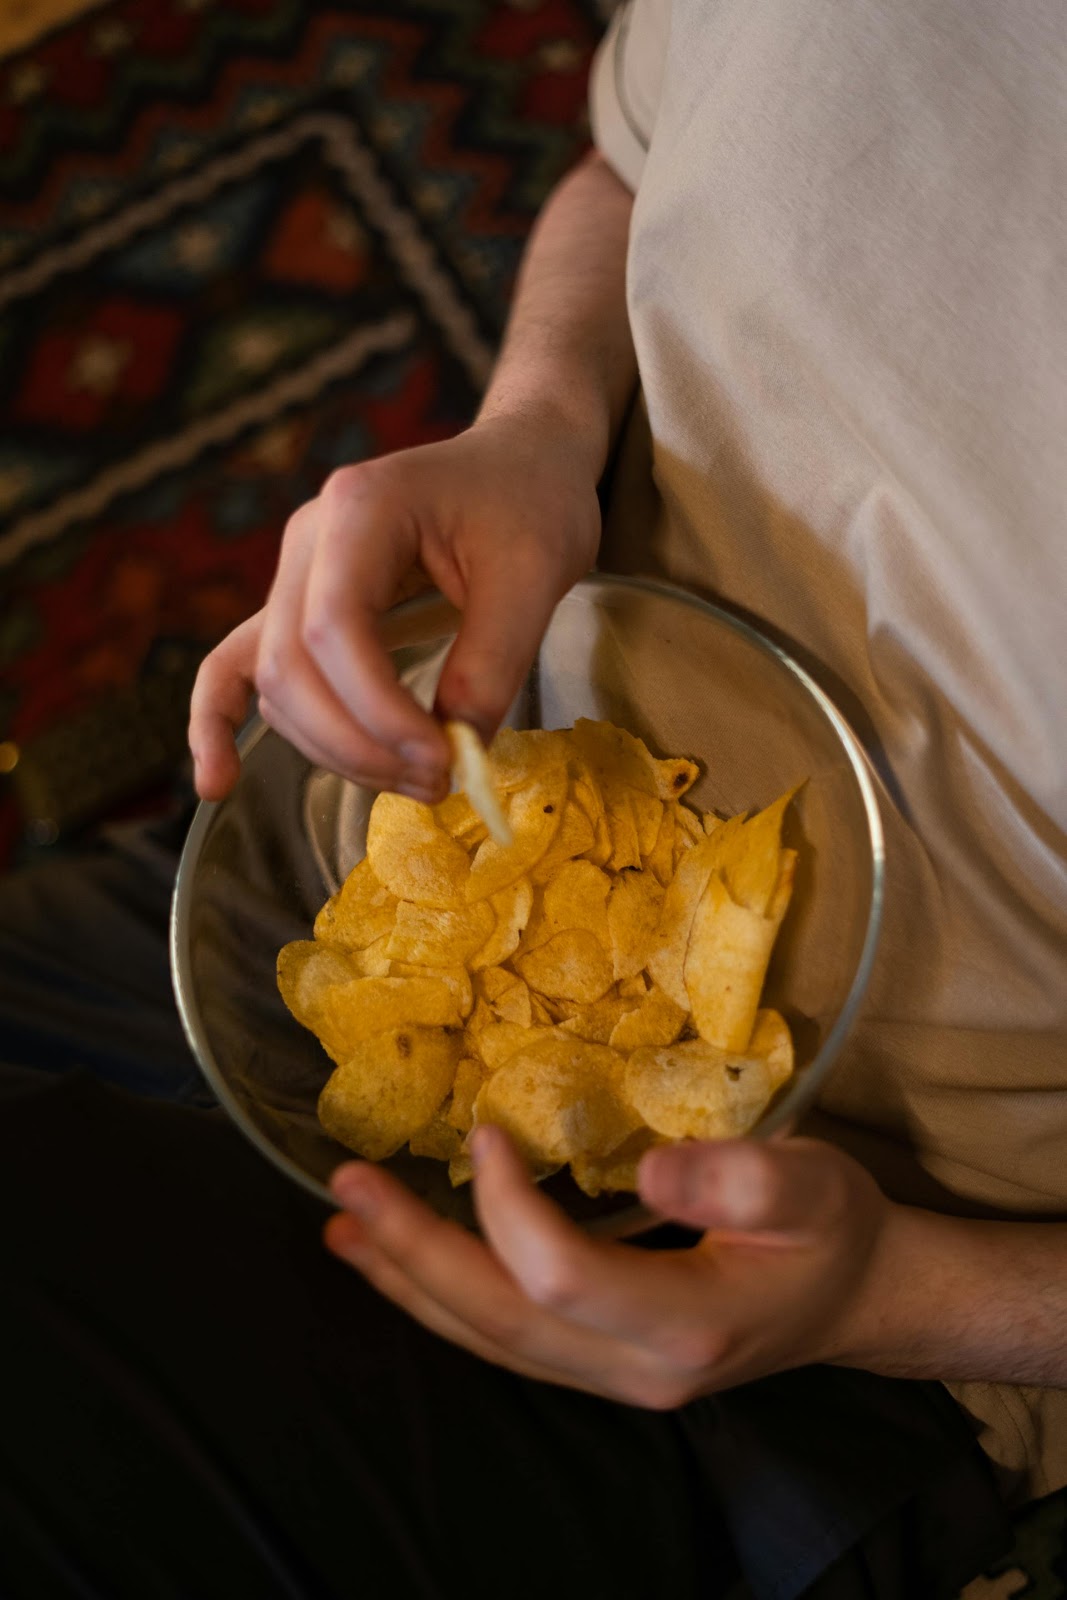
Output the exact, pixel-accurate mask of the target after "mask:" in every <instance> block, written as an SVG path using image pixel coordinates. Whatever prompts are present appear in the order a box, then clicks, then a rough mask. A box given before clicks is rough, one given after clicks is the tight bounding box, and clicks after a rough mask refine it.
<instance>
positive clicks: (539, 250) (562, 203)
mask: <svg viewBox="0 0 1067 1600" xmlns="http://www.w3.org/2000/svg"><path fill="white" fill-rule="evenodd" d="M632 205H633V196H632V195H631V193H630V191H629V190H628V189H627V188H626V187H625V186H624V185H623V184H622V183H620V181H619V180H618V178H616V177H615V175H614V173H613V172H612V171H611V170H610V168H609V167H608V166H607V165H606V164H605V163H604V162H603V161H602V160H601V159H600V157H599V156H596V155H593V156H590V157H588V158H587V159H586V160H585V161H584V162H583V163H582V164H581V165H580V166H579V167H577V168H576V169H575V170H574V171H573V172H572V173H570V174H569V175H568V176H567V177H566V178H565V179H564V180H563V182H562V183H561V184H560V185H559V187H558V188H557V189H556V190H555V192H554V193H553V194H552V196H551V197H550V199H549V200H548V202H547V204H546V205H545V207H544V210H543V211H542V213H541V215H540V217H539V219H538V221H537V225H536V227H535V228H534V231H533V234H532V236H531V239H530V243H529V245H528V247H527V250H526V255H525V257H524V260H523V264H522V269H521V271H520V273H519V279H518V284H517V286H516V292H515V299H514V303H513V306H512V311H511V316H510V319H509V322H508V329H507V333H506V335H505V339H504V346H503V350H502V352H501V355H500V359H499V361H498V363H497V367H496V370H495V372H494V374H493V378H492V381H491V383H490V385H489V389H488V392H487V394H486V396H485V399H484V401H483V404H482V407H481V411H480V413H479V418H478V420H479V423H481V422H485V421H493V420H494V419H496V418H499V417H506V418H509V419H511V418H515V417H518V418H526V419H529V420H530V422H531V423H540V422H542V421H544V420H548V421H549V422H551V423H553V424H559V425H561V426H562V427H563V428H564V429H565V430H566V433H567V435H568V438H569V439H570V440H571V441H572V442H573V443H575V444H576V445H578V446H580V447H581V449H582V450H583V452H585V453H586V454H587V455H588V458H589V464H590V467H591V470H592V473H593V476H594V478H597V477H599V476H600V474H601V472H602V471H603V468H604V466H605V464H606V462H607V458H608V453H609V450H610V447H611V440H612V437H613V435H614V433H615V430H616V428H617V427H618V425H619V422H620V421H621V418H622V415H623V413H624V411H625V408H626V405H627V402H628V400H629V396H630V394H631V392H632V390H633V385H634V382H635V380H636V375H637V369H636V363H635V360H634V351H633V342H632V340H631V338H630V328H629V322H628V319H627V315H626V284H625V279H626V244H627V238H628V233H629V226H630V212H631V209H632Z"/></svg>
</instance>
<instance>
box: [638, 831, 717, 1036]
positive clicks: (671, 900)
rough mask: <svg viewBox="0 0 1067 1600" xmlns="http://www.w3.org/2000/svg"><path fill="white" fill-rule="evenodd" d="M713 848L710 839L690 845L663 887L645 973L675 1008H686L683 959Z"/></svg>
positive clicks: (709, 872)
mask: <svg viewBox="0 0 1067 1600" xmlns="http://www.w3.org/2000/svg"><path fill="white" fill-rule="evenodd" d="M716 859H717V858H716V852H715V846H714V844H713V841H712V840H711V839H705V840H704V842H703V843H702V844H700V845H693V846H692V847H691V848H690V849H688V850H687V851H686V852H685V854H684V855H683V856H682V858H681V860H680V861H679V863H678V867H677V870H676V872H675V874H674V877H673V878H672V879H671V881H670V883H669V884H668V885H667V890H666V893H665V894H664V896H663V907H662V910H661V911H660V918H659V925H658V927H657V929H656V932H655V936H654V939H653V949H652V953H651V954H650V956H649V958H648V972H649V976H650V977H652V978H653V979H654V980H655V981H656V983H658V984H659V986H660V988H661V989H662V990H664V992H665V993H666V994H669V995H670V997H671V999H672V1000H673V1001H674V1003H675V1005H679V1006H684V1007H686V1008H688V1005H689V994H688V991H687V989H686V986H685V955H686V951H687V950H688V948H689V935H690V932H691V930H692V926H693V918H694V916H695V915H696V908H697V906H698V904H699V903H700V897H701V895H702V894H703V893H704V890H705V889H706V888H707V884H708V879H709V878H710V877H711V875H712V873H713V872H714V870H715V863H716Z"/></svg>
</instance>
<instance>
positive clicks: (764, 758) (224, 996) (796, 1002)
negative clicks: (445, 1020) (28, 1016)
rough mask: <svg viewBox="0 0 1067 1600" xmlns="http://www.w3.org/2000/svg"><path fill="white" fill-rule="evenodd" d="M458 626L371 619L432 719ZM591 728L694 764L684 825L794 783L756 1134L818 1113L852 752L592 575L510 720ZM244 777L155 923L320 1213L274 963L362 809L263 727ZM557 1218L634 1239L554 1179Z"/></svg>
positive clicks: (271, 1140) (362, 817)
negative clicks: (698, 814) (791, 1041)
mask: <svg viewBox="0 0 1067 1600" xmlns="http://www.w3.org/2000/svg"><path fill="white" fill-rule="evenodd" d="M456 622H457V618H456V614H455V612H454V611H453V610H452V609H451V607H450V606H449V605H448V604H447V603H446V602H445V601H444V600H442V599H441V598H440V597H439V596H436V595H432V596H427V597H424V598H420V599H419V600H415V601H412V602H410V603H409V604H407V605H405V606H402V607H399V608H398V609H397V610H396V611H395V612H392V613H391V614H390V616H389V618H388V619H387V625H388V640H387V642H388V644H389V646H390V648H391V649H393V650H394V651H395V660H396V665H397V670H398V673H399V675H400V677H401V680H402V681H403V682H404V683H405V684H406V685H408V686H409V687H410V688H411V690H412V692H413V693H414V694H415V695H416V696H417V697H418V698H419V699H420V700H421V701H422V702H423V703H424V704H429V703H430V702H431V701H432V697H433V691H434V686H435V684H436V681H437V676H438V673H439V671H440V668H441V663H442V661H443V659H444V656H445V655H446V653H447V651H448V647H449V644H450V642H451V639H452V637H453V635H454V632H455V628H456ZM578 717H595V718H608V719H610V720H611V721H613V722H616V723H619V724H620V725H621V726H623V727H626V728H629V729H631V730H632V731H633V732H634V733H638V734H640V735H641V736H642V737H643V738H644V739H645V740H646V741H647V743H648V744H649V745H650V746H651V747H652V749H653V750H654V752H655V753H656V754H658V755H672V756H673V755H687V756H694V757H696V758H697V759H698V760H699V761H700V763H701V765H702V767H703V769H704V772H703V776H702V778H701V779H700V781H699V783H698V784H697V785H696V787H695V788H694V789H693V791H692V793H691V798H692V800H693V803H694V804H695V805H697V806H699V807H700V808H701V809H704V810H710V809H714V810H716V811H721V812H723V813H727V814H730V813H733V812H737V811H745V810H750V809H752V808H756V807H761V806H764V805H766V804H767V803H768V802H769V801H771V800H773V799H774V798H775V797H776V796H777V795H779V794H781V793H782V792H783V791H784V790H786V789H788V788H790V787H791V786H793V785H795V784H797V783H801V782H803V787H802V789H801V791H800V793H799V795H798V796H797V798H796V800H795V801H794V803H793V805H792V806H791V807H790V815H789V819H788V821H787V828H786V837H785V842H786V843H788V844H792V845H796V846H797V847H798V848H799V850H800V861H799V866H798V872H797V880H796V888H795V891H794V895H793V901H792V904H791V906H790V909H789V913H788V915H787V917H786V920H785V923H784V924H783V927H782V929H781V932H780V934H779V938H778V943H777V946H776V949H775V955H774V959H773V962H772V966H771V970H770V973H769V975H768V981H767V989H766V991H765V993H766V997H767V998H766V1001H765V1003H767V1004H770V1005H774V1006H777V1007H778V1008H779V1009H780V1010H781V1011H783V1012H784V1013H785V1015H786V1016H787V1017H788V1019H789V1021H790V1024H791V1026H792V1028H793V1033H794V1038H795V1041H796V1047H797V1071H796V1074H795V1076H794V1077H793V1078H792V1079H791V1080H790V1082H789V1083H788V1084H787V1085H786V1086H785V1088H784V1090H783V1091H782V1092H781V1093H780V1095H779V1097H778V1099H777V1100H776V1101H774V1102H772V1104H771V1105H770V1106H769V1107H768V1109H767V1111H766V1112H765V1113H764V1116H763V1117H762V1119H761V1121H760V1122H759V1123H758V1124H757V1126H756V1128H755V1130H754V1133H755V1134H756V1135H757V1136H760V1135H766V1134H769V1133H772V1132H773V1131H774V1130H775V1129H778V1128H781V1127H783V1126H784V1125H786V1124H788V1123H790V1122H792V1121H793V1120H794V1119H795V1118H796V1117H797V1115H798V1114H799V1113H800V1112H801V1111H802V1110H803V1109H804V1108H805V1107H806V1106H807V1105H808V1104H809V1103H810V1101H811V1100H812V1099H813V1097H814V1095H815V1093H816V1091H817V1089H818V1087H819V1084H820V1083H821V1082H822V1080H823V1078H824V1076H825V1075H826V1072H827V1071H828V1069H829V1067H830V1065H831V1063H832V1062H833V1060H834V1058H835V1056H836V1055H837V1053H838V1051H839V1050H840V1048H841V1045H842V1043H843V1042H844V1039H845V1038H846V1036H847V1034H848V1031H849V1029H850V1027H851V1025H852V1023H853V1021H854V1018H855V1016H856V1012H857V1009H858V1007H859V1004H860V1001H861V999H862V996H863V992H864V989H865V988H866V984H867V979H868V976H869V972H870V968H871V963H872V960H873V956H874V949H875V944H876V941H877V935H878V924H879V917H880V909H881V897H882V875H883V847H882V833H881V825H880V821H879V815H878V806H877V801H876V798H875V792H874V787H873V783H872V780H871V777H870V774H869V772H868V769H867V765H866V761H865V758H864V756H863V753H862V751H861V749H860V746H859V744H858V743H857V741H856V739H855V737H854V735H853V734H852V732H851V730H850V729H849V727H848V726H847V724H846V723H845V722H844V720H843V719H842V717H841V716H840V715H839V713H838V712H837V711H836V710H835V708H834V707H833V705H832V704H831V703H830V702H829V701H828V700H827V698H826V697H825V695H824V694H823V693H822V691H821V690H820V689H819V688H818V687H817V686H816V685H815V684H814V683H813V682H812V681H811V679H810V678H809V677H808V676H807V674H806V673H805V672H803V671H802V670H801V669H800V668H799V667H798V666H797V665H796V664H795V663H794V662H793V661H792V660H790V658H789V657H788V656H787V655H785V654H784V653H783V652H782V651H781V650H779V649H778V648H777V646H776V645H774V644H772V643H770V642H769V641H768V640H766V639H764V638H763V637H762V636H761V635H759V634H758V633H757V632H756V631H755V630H754V629H752V628H751V627H749V626H748V625H747V624H746V623H744V622H742V621H740V620H738V619H737V618H736V617H734V616H732V615H730V614H729V613H728V612H726V611H724V610H720V609H719V608H717V607H716V606H713V605H709V604H707V603H705V602H704V601H702V600H699V599H697V598H695V597H694V596H692V595H690V594H687V593H686V592H685V591H683V590H680V589H673V588H670V587H667V586H665V585H661V584H654V583H647V582H641V581H634V580H630V579H618V578H607V577H593V578H588V579H586V580H584V581H583V582H581V583H579V584H578V585H577V587H576V588H575V589H573V590H572V591H571V593H570V594H568V595H567V596H566V598H565V599H564V600H563V601H562V602H561V604H560V605H559V607H558V608H557V610H556V612H555V615H554V617H553V619H552V623H551V625H550V627H549V629H548V632H547V634H546V635H545V639H544V643H543V644H542V647H541V651H540V654H539V656H538V658H537V660H536V662H535V663H534V666H533V668H532V670H531V672H530V675H529V677H528V679H527V682H526V684H525V686H524V688H523V691H522V693H521V694H520V695H519V697H518V700H517V701H516V704H515V706H514V707H513V708H512V713H511V716H510V718H509V720H510V721H511V722H513V723H514V724H515V725H516V726H519V727H549V728H551V727H563V726H570V725H571V724H572V723H573V722H574V721H575V720H576V719H577V718H578ZM241 756H242V767H241V776H240V779H239V781H238V784H237V786H236V788H235V789H234V791H233V792H232V794H231V795H230V796H229V797H228V798H227V799H226V800H224V801H222V802H221V803H219V804H205V805H201V806H200V808H199V810H198V811H197V814H196V817H195V819H194V821H193V825H192V828H191V829H190V832H189V837H188V840H187V842H186V845H185V850H184V853H183V855H182V860H181V865H180V868H179V872H178V880H177V884H176V887H175V891H174V905H173V912H172V918H171V958H172V965H173V973H174V984H175V991H176V994H177V1000H178V1007H179V1010H180V1012H181V1016H182V1021H183V1023H184V1026H185V1031H186V1034H187V1035H188V1038H189V1042H190V1044H191V1046H192V1049H193V1051H194V1053H195V1055H196V1058H197V1060H198V1062H199V1063H200V1066H201V1068H202V1070H203V1072H204V1074H205V1076H206V1077H207V1079H208V1082H209V1083H210V1084H211V1087H212V1088H213V1090H214V1091H215V1093H216V1094H217V1095H218V1097H219V1099H220V1101H221V1102H222V1104H223V1105H224V1106H225V1107H226V1109H227V1110H228V1111H229V1113H230V1114H231V1116H232V1117H233V1118H234V1119H235V1121H236V1122H237V1123H238V1124H239V1126H240V1127H241V1128H242V1129H243V1130H244V1132H245V1133H246V1134H247V1135H248V1137H249V1138H250V1139H251V1140H252V1142H253V1143H254V1144H256V1145H258V1147H259V1149H260V1150H261V1151H262V1152H263V1154H264V1155H266V1156H268V1157H269V1158H270V1159H271V1160H272V1161H274V1162H275V1163H276V1164H277V1165H278V1166H279V1167H281V1169H282V1170H283V1171H284V1172H287V1173H288V1174H289V1176H290V1177H292V1178H295V1179H296V1181H297V1182H299V1183H301V1184H303V1185H304V1186H305V1187H306V1188H308V1189H311V1190H312V1191H313V1192H314V1193H315V1194H318V1195H319V1196H321V1197H322V1198H323V1199H324V1200H328V1199H329V1193H328V1189H327V1184H328V1182H329V1177H330V1173H331V1172H332V1171H333V1169H334V1167H336V1166H337V1165H338V1163H339V1162H341V1161H342V1160H345V1159H348V1158H349V1152H347V1151H346V1150H345V1149H344V1148H343V1147H342V1146H341V1145H339V1144H337V1143H336V1142H335V1141H334V1140H333V1139H331V1138H330V1137H329V1135H327V1134H326V1133H325V1132H324V1131H323V1130H322V1128H321V1127H320V1126H319V1123H318V1119H317V1117H316V1113H315V1106H316V1101H317V1099H318V1094H319V1091H320V1089H321V1088H322V1085H323V1084H324V1083H325V1081H326V1078H327V1076H328V1073H329V1070H330V1063H329V1062H328V1060H327V1058H326V1056H325V1054H324V1053H323V1051H322V1049H321V1047H320V1046H319V1044H318V1041H317V1040H316V1039H315V1038H314V1037H313V1035H312V1034H310V1033H308V1032H306V1031H305V1030H304V1029H303V1028H301V1027H300V1026H299V1024H298V1023H297V1022H295V1021H294V1019H293V1018H292V1017H291V1016H290V1015H289V1012H288V1011H287V1010H286V1008H285V1006H284V1005H283V1003H282V1000H281V997H280V996H279V994H278V990H277V985H276V982H275V961H276V958H277V954H278V951H279V949H280V948H281V946H282V945H283V944H285V943H286V942H287V941H288V940H290V939H306V938H309V937H310V933H311V924H312V921H313V920H314V917H315V913H316V912H317V911H318V909H319V907H320V906H321V905H322V903H323V901H324V900H325V899H326V898H327V896H328V895H330V894H332V893H333V891H334V890H335V889H336V888H337V887H338V885H339V884H340V883H341V882H342V881H343V879H344V877H345V876H346V874H347V873H348V871H349V869H350V868H351V867H352V866H353V865H354V864H355V863H356V861H358V860H359V859H360V857H361V856H362V855H363V853H364V846H365V839H366V824H367V815H368V812H369V810H370V806H371V803H372V801H373V799H374V794H373V793H372V792H369V791H367V790H365V789H361V788H359V787H357V786H355V785H353V784H348V783H345V782H344V781H343V780H341V779H339V778H337V777H335V776H333V775H332V774H329V773H326V772H324V771H322V770H321V769H319V768H316V767H314V766H312V765H311V764H309V762H308V761H306V760H305V758H304V757H303V756H301V755H300V754H299V753H298V752H297V751H296V750H294V749H293V748H292V747H291V746H290V745H288V744H286V743H285V741H284V740H282V739H281V738H280V737H279V736H278V735H277V734H275V733H274V732H273V731H272V730H271V729H269V728H268V727H267V726H266V725H265V724H264V723H263V722H261V721H259V720H256V721H254V722H253V723H252V724H251V725H250V726H249V727H248V728H247V729H246V730H245V733H244V734H243V736H242V739H241ZM387 1165H388V1166H389V1167H390V1168H391V1169H392V1170H393V1171H395V1172H396V1173H397V1174H398V1176H400V1177H401V1178H402V1179H403V1180H404V1181H405V1182H406V1183H408V1184H409V1185H410V1186H411V1187H412V1188H413V1189H414V1190H416V1191H417V1192H418V1193H419V1194H421V1195H422V1196H423V1197H424V1198H425V1199H426V1200H427V1201H428V1203H429V1204H430V1205H432V1206H433V1207H434V1208H435V1209H436V1210H437V1211H439V1212H441V1213H442V1214H444V1215H447V1216H452V1217H455V1218H457V1219H458V1220H460V1221H462V1222H464V1223H466V1224H468V1225H470V1224H472V1223H473V1208H472V1205H471V1201H470V1195H469V1192H468V1190H467V1189H466V1188H463V1189H456V1190H454V1189H452V1188H451V1186H450V1184H449V1181H448V1176H447V1169H446V1167H445V1166H444V1165H443V1164H442V1163H439V1162H435V1161H429V1160H425V1159H421V1158H418V1157H415V1156H411V1155H410V1154H408V1153H407V1152H403V1153H401V1154H398V1155H396V1156H394V1157H392V1158H391V1160H390V1161H389V1162H388V1163H387ZM548 1188H549V1190H550V1192H552V1193H553V1194H554V1195H555V1197H556V1198H557V1199H558V1200H559V1202H560V1204H562V1205H563V1206H564V1208H565V1209H566V1210H567V1211H568V1212H569V1213H570V1214H571V1215H572V1216H573V1217H574V1218H576V1219H577V1220H578V1221H580V1222H581V1223H582V1224H583V1225H585V1226H587V1227H589V1228H591V1229H593V1230H594V1231H596V1232H605V1233H614V1234H625V1233H629V1232H634V1231H637V1230H638V1229H639V1228H640V1227H641V1226H643V1225H645V1224H646V1223H647V1216H646V1214H645V1213H644V1212H643V1211H642V1208H641V1207H640V1206H639V1205H638V1204H637V1203H636V1201H635V1199H634V1197H633V1196H632V1195H616V1196H611V1195H602V1196H601V1197H600V1198H598V1199H596V1200H591V1199H589V1198H587V1197H586V1196H585V1195H583V1194H582V1193H581V1191H580V1190H579V1189H578V1188H577V1187H576V1186H575V1185H574V1184H573V1183H572V1181H571V1179H570V1177H569V1176H567V1175H565V1174H560V1175H558V1176H557V1177H555V1178H553V1179H551V1180H549V1184H548Z"/></svg>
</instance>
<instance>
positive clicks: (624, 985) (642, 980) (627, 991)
mask: <svg viewBox="0 0 1067 1600" xmlns="http://www.w3.org/2000/svg"><path fill="white" fill-rule="evenodd" d="M616 987H617V989H618V991H619V994H620V996H621V997H622V999H623V1000H643V999H644V997H645V995H646V994H647V993H648V991H649V989H650V988H651V984H650V983H649V981H648V979H647V978H646V977H645V975H644V973H643V972H638V973H636V974H635V975H634V977H632V978H623V980H622V982H621V983H619V984H617V985H616Z"/></svg>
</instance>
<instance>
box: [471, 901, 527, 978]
mask: <svg viewBox="0 0 1067 1600" xmlns="http://www.w3.org/2000/svg"><path fill="white" fill-rule="evenodd" d="M533 898H534V893H533V885H532V883H531V882H530V880H529V878H519V879H518V880H517V881H516V882H515V883H512V884H509V885H508V887H507V888H506V889H501V890H500V893H499V894H494V895H490V896H489V902H488V903H489V906H490V908H491V910H492V912H493V915H494V917H495V918H496V927H495V928H494V930H493V932H492V933H491V934H490V935H489V938H488V939H487V941H486V942H485V944H484V945H483V946H482V947H481V949H480V950H476V951H475V953H474V955H473V956H472V957H471V960H470V965H471V969H472V971H475V972H477V971H479V970H480V969H482V968H483V967H497V966H499V965H500V963H501V962H502V961H506V960H507V959H508V957H509V956H512V955H514V954H515V951H516V950H517V949H518V948H519V941H520V940H521V939H522V936H523V933H524V932H525V930H526V926H527V924H528V922H529V920H530V915H531V912H532V910H533ZM481 903H484V902H481Z"/></svg>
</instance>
